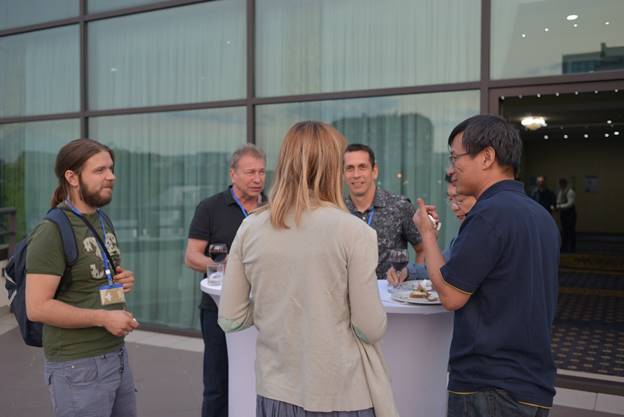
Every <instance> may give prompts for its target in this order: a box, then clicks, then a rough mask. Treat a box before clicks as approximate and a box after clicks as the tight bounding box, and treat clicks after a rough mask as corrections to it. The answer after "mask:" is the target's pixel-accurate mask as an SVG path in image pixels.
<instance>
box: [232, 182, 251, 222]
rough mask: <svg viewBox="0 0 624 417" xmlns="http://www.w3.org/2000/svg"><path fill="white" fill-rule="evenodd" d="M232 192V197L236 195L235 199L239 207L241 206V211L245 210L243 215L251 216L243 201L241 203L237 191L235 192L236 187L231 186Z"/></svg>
mask: <svg viewBox="0 0 624 417" xmlns="http://www.w3.org/2000/svg"><path fill="white" fill-rule="evenodd" d="M230 193H232V197H234V201H236V204H237V205H238V208H240V209H241V211H242V212H243V216H245V218H247V216H249V213H247V210H245V207H243V203H241V201H240V200H239V199H238V197H237V196H236V193H235V192H234V188H230Z"/></svg>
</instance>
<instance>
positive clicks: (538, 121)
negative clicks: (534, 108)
mask: <svg viewBox="0 0 624 417" xmlns="http://www.w3.org/2000/svg"><path fill="white" fill-rule="evenodd" d="M520 123H521V124H522V126H524V127H526V128H527V129H529V130H537V129H539V128H540V127H544V126H546V119H544V118H543V117H542V116H535V117H533V116H527V117H524V118H523V119H522V120H521V121H520Z"/></svg>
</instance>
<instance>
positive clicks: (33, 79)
mask: <svg viewBox="0 0 624 417" xmlns="http://www.w3.org/2000/svg"><path fill="white" fill-rule="evenodd" d="M78 51H79V48H78V26H65V27H60V28H57V29H49V30H41V31H37V32H30V33H25V34H22V35H15V36H7V37H4V38H0V74H1V76H0V117H10V116H30V115H35V114H47V113H65V112H74V111H78V110H79V105H80V104H79V103H80V95H79V86H80V76H79V62H78Z"/></svg>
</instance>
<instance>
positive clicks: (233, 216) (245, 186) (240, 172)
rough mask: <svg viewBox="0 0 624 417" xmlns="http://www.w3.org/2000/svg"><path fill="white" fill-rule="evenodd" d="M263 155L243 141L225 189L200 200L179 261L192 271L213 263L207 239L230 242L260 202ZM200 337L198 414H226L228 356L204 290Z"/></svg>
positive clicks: (214, 308) (203, 270) (209, 416)
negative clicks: (201, 362) (201, 366)
mask: <svg viewBox="0 0 624 417" xmlns="http://www.w3.org/2000/svg"><path fill="white" fill-rule="evenodd" d="M265 165H266V157H265V155H264V152H262V151H261V150H260V149H258V148H257V147H255V146H254V145H251V144H247V145H245V146H243V147H242V148H239V149H237V150H236V151H235V152H234V153H233V154H232V159H231V161H230V179H231V180H232V185H231V186H229V187H228V188H227V189H226V190H224V191H222V192H220V193H218V194H215V195H213V196H212V197H208V198H206V199H205V200H202V201H201V202H200V203H199V205H198V206H197V209H196V210H195V215H194V216H193V220H192V221H191V226H190V228H189V235H188V242H187V247H186V254H185V256H184V263H185V264H186V266H188V267H189V268H191V269H193V270H194V271H197V272H201V273H202V274H204V276H205V274H206V270H207V268H208V267H211V268H216V264H215V262H214V261H213V260H212V258H210V257H209V253H208V248H209V244H210V243H225V244H226V245H227V247H228V249H229V248H230V246H231V245H232V241H233V240H234V236H236V232H237V231H238V227H239V226H240V225H241V223H242V222H243V220H244V219H245V217H247V215H248V213H250V212H251V211H252V210H255V209H256V208H257V207H258V206H259V205H261V204H263V203H264V200H265V198H264V196H263V195H262V190H263V189H264V179H265ZM199 308H200V311H201V316H200V321H201V328H202V336H203V338H204V374H203V377H204V396H203V397H204V398H203V402H202V417H227V416H228V356H227V346H226V342H225V334H224V333H223V330H221V328H220V327H219V325H218V324H217V315H218V311H217V305H216V303H215V302H214V300H213V299H212V297H210V296H209V295H208V294H206V293H203V294H202V300H201V304H200V305H199Z"/></svg>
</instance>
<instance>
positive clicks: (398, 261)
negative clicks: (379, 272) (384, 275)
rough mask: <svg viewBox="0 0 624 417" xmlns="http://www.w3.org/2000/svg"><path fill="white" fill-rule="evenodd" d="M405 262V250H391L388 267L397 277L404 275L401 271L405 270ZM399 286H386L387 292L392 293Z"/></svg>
mask: <svg viewBox="0 0 624 417" xmlns="http://www.w3.org/2000/svg"><path fill="white" fill-rule="evenodd" d="M407 261H408V257H407V249H393V250H391V251H390V253H389V254H388V262H390V266H392V267H393V268H394V270H395V271H396V273H397V275H398V276H401V274H402V273H404V272H403V270H404V269H405V268H407ZM405 272H407V271H405ZM399 285H400V284H397V285H388V291H389V292H394V290H395V289H396V287H398V286H399Z"/></svg>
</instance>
